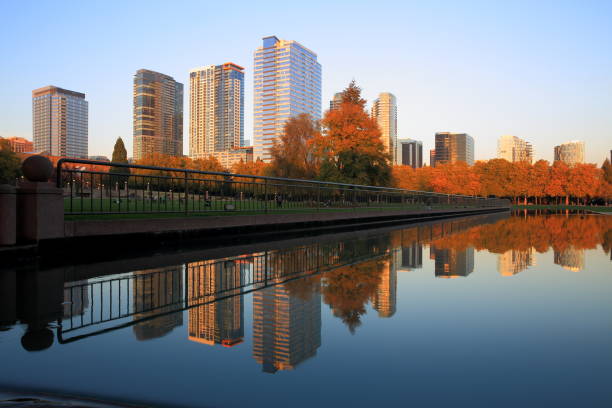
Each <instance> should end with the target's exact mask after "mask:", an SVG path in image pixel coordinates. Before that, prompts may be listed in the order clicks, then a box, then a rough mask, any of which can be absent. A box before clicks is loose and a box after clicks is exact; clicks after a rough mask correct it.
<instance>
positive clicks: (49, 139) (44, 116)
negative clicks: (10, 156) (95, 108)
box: [32, 86, 89, 159]
mask: <svg viewBox="0 0 612 408" xmlns="http://www.w3.org/2000/svg"><path fill="white" fill-rule="evenodd" d="M88 112H89V105H88V103H87V101H86V100H85V94H84V93H80V92H74V91H69V90H67V89H62V88H58V87H56V86H45V87H44V88H39V89H35V90H33V91H32V121H33V123H32V125H33V126H32V128H33V129H32V131H33V134H34V151H36V152H39V153H42V152H45V153H47V154H49V155H51V156H62V157H75V158H81V159H86V158H87V150H88Z"/></svg>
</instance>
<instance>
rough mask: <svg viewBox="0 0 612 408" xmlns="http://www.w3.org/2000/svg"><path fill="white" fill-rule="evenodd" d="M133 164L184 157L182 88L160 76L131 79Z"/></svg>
mask: <svg viewBox="0 0 612 408" xmlns="http://www.w3.org/2000/svg"><path fill="white" fill-rule="evenodd" d="M133 93H134V119H133V120H134V130H133V132H134V146H133V147H134V160H140V159H142V158H143V157H146V156H147V155H150V154H152V153H160V154H164V155H168V156H182V155H183V84H181V83H179V82H176V81H175V80H174V78H172V77H171V76H168V75H164V74H160V73H159V72H155V71H149V70H148V69H140V70H138V71H137V72H136V75H134V91H133Z"/></svg>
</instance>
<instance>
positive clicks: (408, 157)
mask: <svg viewBox="0 0 612 408" xmlns="http://www.w3.org/2000/svg"><path fill="white" fill-rule="evenodd" d="M396 155H397V156H396V157H397V164H402V165H404V166H411V167H412V168H414V169H417V168H420V167H423V142H421V141H418V140H412V139H398V141H397V153H396Z"/></svg>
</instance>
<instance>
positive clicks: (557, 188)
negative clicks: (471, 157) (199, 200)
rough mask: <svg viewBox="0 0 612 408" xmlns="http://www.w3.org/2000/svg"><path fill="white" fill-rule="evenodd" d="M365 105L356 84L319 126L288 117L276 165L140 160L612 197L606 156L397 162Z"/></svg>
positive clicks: (530, 194)
mask: <svg viewBox="0 0 612 408" xmlns="http://www.w3.org/2000/svg"><path fill="white" fill-rule="evenodd" d="M365 105H366V101H365V100H364V99H363V98H362V97H361V89H360V88H359V87H358V86H357V85H356V84H355V82H354V81H353V82H351V83H350V84H349V86H348V87H347V88H346V89H345V90H344V91H343V92H342V103H341V104H340V106H339V107H337V108H336V109H333V110H329V111H327V112H326V113H325V116H324V117H323V119H322V120H321V122H320V123H317V122H315V121H313V120H312V118H311V117H310V116H309V115H307V114H301V115H298V116H295V117H293V118H291V119H289V120H288V121H287V122H286V124H285V129H284V130H285V131H284V134H283V135H282V136H281V137H280V139H279V140H278V141H277V142H276V143H275V144H274V146H273V147H272V149H271V155H272V161H271V163H269V164H266V163H263V162H261V161H256V162H252V163H243V162H240V163H237V164H236V165H234V166H233V167H232V168H231V169H225V168H223V166H222V165H221V164H220V163H219V161H217V160H216V159H215V158H214V157H210V158H208V159H197V160H191V159H190V158H188V157H170V156H163V155H160V154H153V155H151V156H149V157H147V158H145V159H143V160H140V161H139V162H138V164H144V165H154V166H164V167H174V168H190V169H196V170H205V171H218V172H224V171H230V172H232V173H238V174H250V175H258V176H262V175H268V176H277V177H288V178H297V179H307V180H322V181H333V182H341V183H351V184H363V185H373V186H391V187H399V188H404V189H408V190H420V191H433V192H438V193H445V194H463V195H479V196H496V197H508V198H512V199H513V201H514V202H515V203H519V202H521V203H528V202H533V203H536V204H539V203H557V204H558V203H565V204H569V203H570V202H573V203H581V204H584V203H587V202H593V201H596V200H598V201H600V202H602V201H605V202H607V201H610V200H611V199H612V166H611V165H610V162H609V161H607V160H606V162H605V163H604V165H603V167H602V168H598V167H596V166H595V165H594V164H578V165H575V166H572V167H569V166H567V165H566V164H565V163H563V162H560V161H557V162H555V163H553V164H552V165H551V164H550V163H548V162H547V161H545V160H539V161H537V162H536V163H535V164H533V165H531V164H529V163H524V162H520V163H510V162H508V161H506V160H504V159H492V160H488V161H479V162H477V163H476V164H475V165H474V166H468V165H467V164H466V163H463V162H458V163H453V164H441V165H438V166H436V167H427V166H425V167H423V168H419V169H413V168H411V167H409V166H392V165H391V164H390V163H391V157H390V156H389V155H388V154H387V153H386V152H385V148H384V145H383V143H382V140H381V132H380V129H379V127H378V125H377V123H376V121H375V120H374V119H373V118H372V117H371V116H370V115H369V114H368V112H367V111H366V107H365ZM119 142H120V146H116V149H115V150H116V151H117V149H118V150H119V151H120V153H121V154H120V156H121V157H115V154H113V161H114V162H122V161H125V162H127V154H126V153H125V147H124V146H123V142H121V141H118V143H119ZM113 170H114V171H115V170H120V169H113ZM138 173H141V174H142V173H145V174H148V173H150V172H146V171H139V172H138Z"/></svg>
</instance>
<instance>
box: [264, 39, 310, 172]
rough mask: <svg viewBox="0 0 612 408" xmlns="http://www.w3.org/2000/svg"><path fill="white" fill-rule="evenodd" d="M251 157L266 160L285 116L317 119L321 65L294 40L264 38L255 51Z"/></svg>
mask: <svg viewBox="0 0 612 408" xmlns="http://www.w3.org/2000/svg"><path fill="white" fill-rule="evenodd" d="M253 76H254V83H253V87H254V101H253V105H254V123H253V159H254V160H257V159H258V158H260V159H262V160H264V161H270V159H271V156H270V152H269V149H270V148H271V147H272V145H273V144H274V141H275V140H278V139H279V138H280V136H281V135H282V134H283V131H284V126H285V122H286V121H287V119H289V118H291V117H293V116H296V115H299V114H300V113H307V114H309V115H310V116H311V117H312V119H313V120H319V119H320V118H321V64H319V63H318V62H317V54H315V53H314V52H312V51H310V50H309V49H307V48H306V47H304V46H303V45H301V44H300V43H298V42H296V41H285V40H279V39H278V38H277V37H275V36H271V37H264V38H263V45H262V46H261V47H259V48H258V49H257V50H256V51H255V68H254V72H253Z"/></svg>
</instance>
